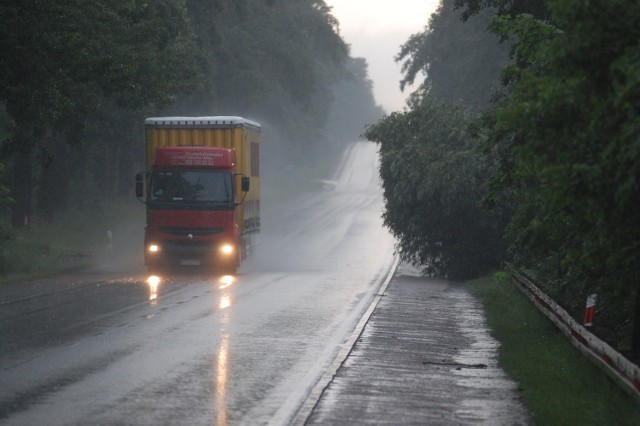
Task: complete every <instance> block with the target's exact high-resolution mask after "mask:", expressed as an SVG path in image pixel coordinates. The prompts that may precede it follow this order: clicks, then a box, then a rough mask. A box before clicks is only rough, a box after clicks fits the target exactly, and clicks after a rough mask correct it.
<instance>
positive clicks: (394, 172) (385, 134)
mask: <svg viewBox="0 0 640 426" xmlns="http://www.w3.org/2000/svg"><path fill="white" fill-rule="evenodd" d="M491 16H493V15H492V13H491V12H490V11H486V12H485V13H484V14H483V15H482V16H480V17H474V18H472V19H469V20H468V22H467V23H463V21H462V16H461V14H460V12H459V11H457V10H455V9H454V7H453V1H445V2H442V3H441V5H440V7H439V8H438V10H437V11H436V13H434V14H433V15H432V16H431V19H430V20H429V25H428V26H427V27H426V28H425V30H424V31H423V32H421V33H418V34H414V35H413V36H411V38H410V39H409V40H408V41H407V43H406V44H405V45H404V46H402V49H401V52H400V54H399V55H398V58H397V59H398V60H404V63H403V70H404V71H405V72H406V75H405V78H404V80H403V81H402V82H401V84H402V85H404V84H407V83H413V81H414V80H415V78H416V77H417V76H418V74H419V73H423V74H424V75H426V76H427V78H426V80H425V81H424V83H423V84H421V85H420V87H419V88H418V90H417V91H416V92H415V93H413V94H412V95H411V98H410V100H409V103H408V106H409V108H410V109H409V110H408V111H406V112H403V113H400V112H397V113H393V114H391V115H390V116H388V117H385V118H384V119H383V120H381V121H379V122H378V123H377V124H376V125H374V126H373V127H371V128H369V129H368V131H367V133H366V135H365V136H366V137H367V138H368V139H370V140H372V141H375V142H377V143H379V144H380V155H381V161H382V167H381V176H382V181H383V188H384V196H385V201H386V212H385V214H384V219H385V224H386V225H387V226H388V227H389V228H390V229H391V231H392V232H393V233H394V235H395V236H396V237H397V238H398V241H399V242H398V247H399V249H400V252H401V254H402V256H403V258H404V259H405V260H410V261H412V262H413V263H415V264H418V265H423V266H424V267H425V272H427V273H430V274H437V275H443V276H449V277H455V278H467V277H471V276H474V275H477V274H479V273H481V272H483V271H487V270H489V269H491V268H495V267H496V266H498V265H499V263H500V261H501V260H502V259H503V253H504V244H503V242H502V229H503V227H504V219H503V218H504V217H505V213H504V212H502V211H501V210H500V209H496V210H495V211H493V212H487V211H484V210H483V209H482V208H481V205H480V204H481V203H480V202H481V200H482V197H483V194H484V193H483V190H484V189H485V187H486V183H487V181H488V178H489V172H490V166H489V165H490V157H489V156H488V155H482V154H481V152H480V149H479V146H480V141H479V139H478V138H481V137H480V136H479V134H477V132H475V131H472V129H471V128H470V124H471V123H472V122H473V120H474V119H475V117H476V114H477V113H478V111H481V110H483V109H484V108H487V106H488V105H489V102H490V99H491V97H492V96H493V94H494V93H495V91H496V90H498V89H499V87H500V74H499V73H500V67H501V66H503V65H506V63H507V57H508V49H507V48H506V47H505V46H500V44H499V40H498V38H497V37H496V36H495V35H494V34H490V33H488V31H487V27H488V25H489V23H490V17H491Z"/></svg>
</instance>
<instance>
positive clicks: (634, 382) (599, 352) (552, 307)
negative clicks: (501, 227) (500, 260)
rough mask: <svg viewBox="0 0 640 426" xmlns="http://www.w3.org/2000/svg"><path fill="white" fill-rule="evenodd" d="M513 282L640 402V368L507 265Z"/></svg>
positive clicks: (576, 344) (580, 348)
mask: <svg viewBox="0 0 640 426" xmlns="http://www.w3.org/2000/svg"><path fill="white" fill-rule="evenodd" d="M507 270H508V272H509V273H510V274H511V281H512V282H513V283H514V284H516V285H517V286H518V288H520V290H521V291H522V292H523V293H524V294H525V295H526V296H527V297H528V298H529V299H530V300H531V301H533V303H534V304H535V305H536V306H537V307H538V309H540V311H542V313H543V314H545V315H546V316H547V318H549V319H550V320H551V321H552V322H553V323H554V324H555V325H556V326H557V327H558V328H559V329H560V330H561V331H562V332H563V333H564V335H565V336H566V337H567V338H568V339H569V341H570V342H571V344H572V345H573V346H575V347H576V348H578V349H579V350H580V351H581V352H582V353H583V354H584V355H586V356H587V358H589V359H590V360H591V361H592V362H593V363H594V364H596V365H597V366H598V367H600V368H601V369H602V370H603V371H604V372H605V373H606V374H607V375H608V376H609V377H611V378H612V379H613V380H614V381H615V382H616V383H618V384H619V385H620V386H621V387H622V388H623V389H624V390H625V391H627V393H629V394H630V395H631V396H632V397H634V398H635V399H636V401H638V402H640V368H639V367H638V366H637V365H635V364H634V363H632V362H631V361H629V360H628V359H627V358H625V357H624V356H623V355H621V354H620V353H619V352H617V351H616V350H615V349H613V348H612V347H611V346H609V345H608V344H607V343H605V342H603V341H602V340H600V339H598V338H597V337H596V336H594V335H593V334H592V333H591V332H590V331H588V330H587V329H585V328H584V327H583V326H582V325H580V324H579V323H578V322H577V321H576V320H574V319H573V318H572V317H571V315H569V314H568V313H567V311H565V310H564V309H563V308H562V307H560V306H559V305H558V304H557V303H556V302H555V301H554V300H553V299H551V298H550V297H549V296H547V295H546V294H545V293H544V292H542V290H540V289H539V288H538V287H536V286H535V284H534V283H533V282H531V280H529V279H528V278H526V277H524V276H522V275H521V274H520V273H519V272H518V271H516V270H515V269H513V267H512V266H511V265H507Z"/></svg>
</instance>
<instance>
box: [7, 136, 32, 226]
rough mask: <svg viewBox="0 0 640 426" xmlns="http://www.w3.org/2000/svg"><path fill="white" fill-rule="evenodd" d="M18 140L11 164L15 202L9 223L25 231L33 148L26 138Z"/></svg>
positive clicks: (29, 215) (28, 222) (29, 201)
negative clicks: (17, 146)
mask: <svg viewBox="0 0 640 426" xmlns="http://www.w3.org/2000/svg"><path fill="white" fill-rule="evenodd" d="M21 139H22V140H19V141H18V142H19V148H18V149H17V150H16V153H15V161H14V163H13V191H12V196H13V199H14V200H15V204H14V205H13V211H12V215H11V222H12V224H13V226H14V227H15V228H17V229H26V228H28V227H29V225H30V223H31V198H32V192H33V187H32V175H33V169H32V159H31V157H32V153H33V147H32V145H31V143H30V141H28V140H26V139H27V138H25V137H22V138H21Z"/></svg>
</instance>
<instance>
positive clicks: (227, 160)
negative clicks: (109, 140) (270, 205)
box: [135, 116, 261, 274]
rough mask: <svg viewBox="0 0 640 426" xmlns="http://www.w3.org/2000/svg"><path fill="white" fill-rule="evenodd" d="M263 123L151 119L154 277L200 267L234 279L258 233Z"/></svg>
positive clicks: (139, 187) (140, 185)
mask: <svg viewBox="0 0 640 426" xmlns="http://www.w3.org/2000/svg"><path fill="white" fill-rule="evenodd" d="M260 131H261V127H260V124H258V123H257V122H254V121H251V120H247V119H244V118H242V117H236V116H211V117H150V118H147V119H146V120H145V141H146V142H145V143H146V156H145V157H146V170H145V173H144V174H143V173H139V174H138V175H137V176H136V185H135V190H136V196H137V197H138V199H140V200H141V201H142V202H143V203H145V204H146V213H147V214H146V227H145V234H144V261H145V265H146V267H147V269H148V270H149V272H151V273H153V272H156V271H164V270H168V269H172V268H175V267H180V266H201V267H206V268H211V269H215V270H218V271H221V272H224V273H230V274H233V273H236V270H237V268H238V266H239V265H240V262H241V261H242V260H243V259H244V258H245V257H246V256H247V253H248V252H249V251H250V250H251V246H252V243H253V240H254V238H255V235H256V234H257V233H258V232H259V230H260Z"/></svg>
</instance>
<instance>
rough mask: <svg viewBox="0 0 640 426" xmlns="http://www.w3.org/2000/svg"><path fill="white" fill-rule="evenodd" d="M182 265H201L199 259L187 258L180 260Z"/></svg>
mask: <svg viewBox="0 0 640 426" xmlns="http://www.w3.org/2000/svg"><path fill="white" fill-rule="evenodd" d="M180 266H200V261H199V260H192V259H185V260H181V261H180Z"/></svg>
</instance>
